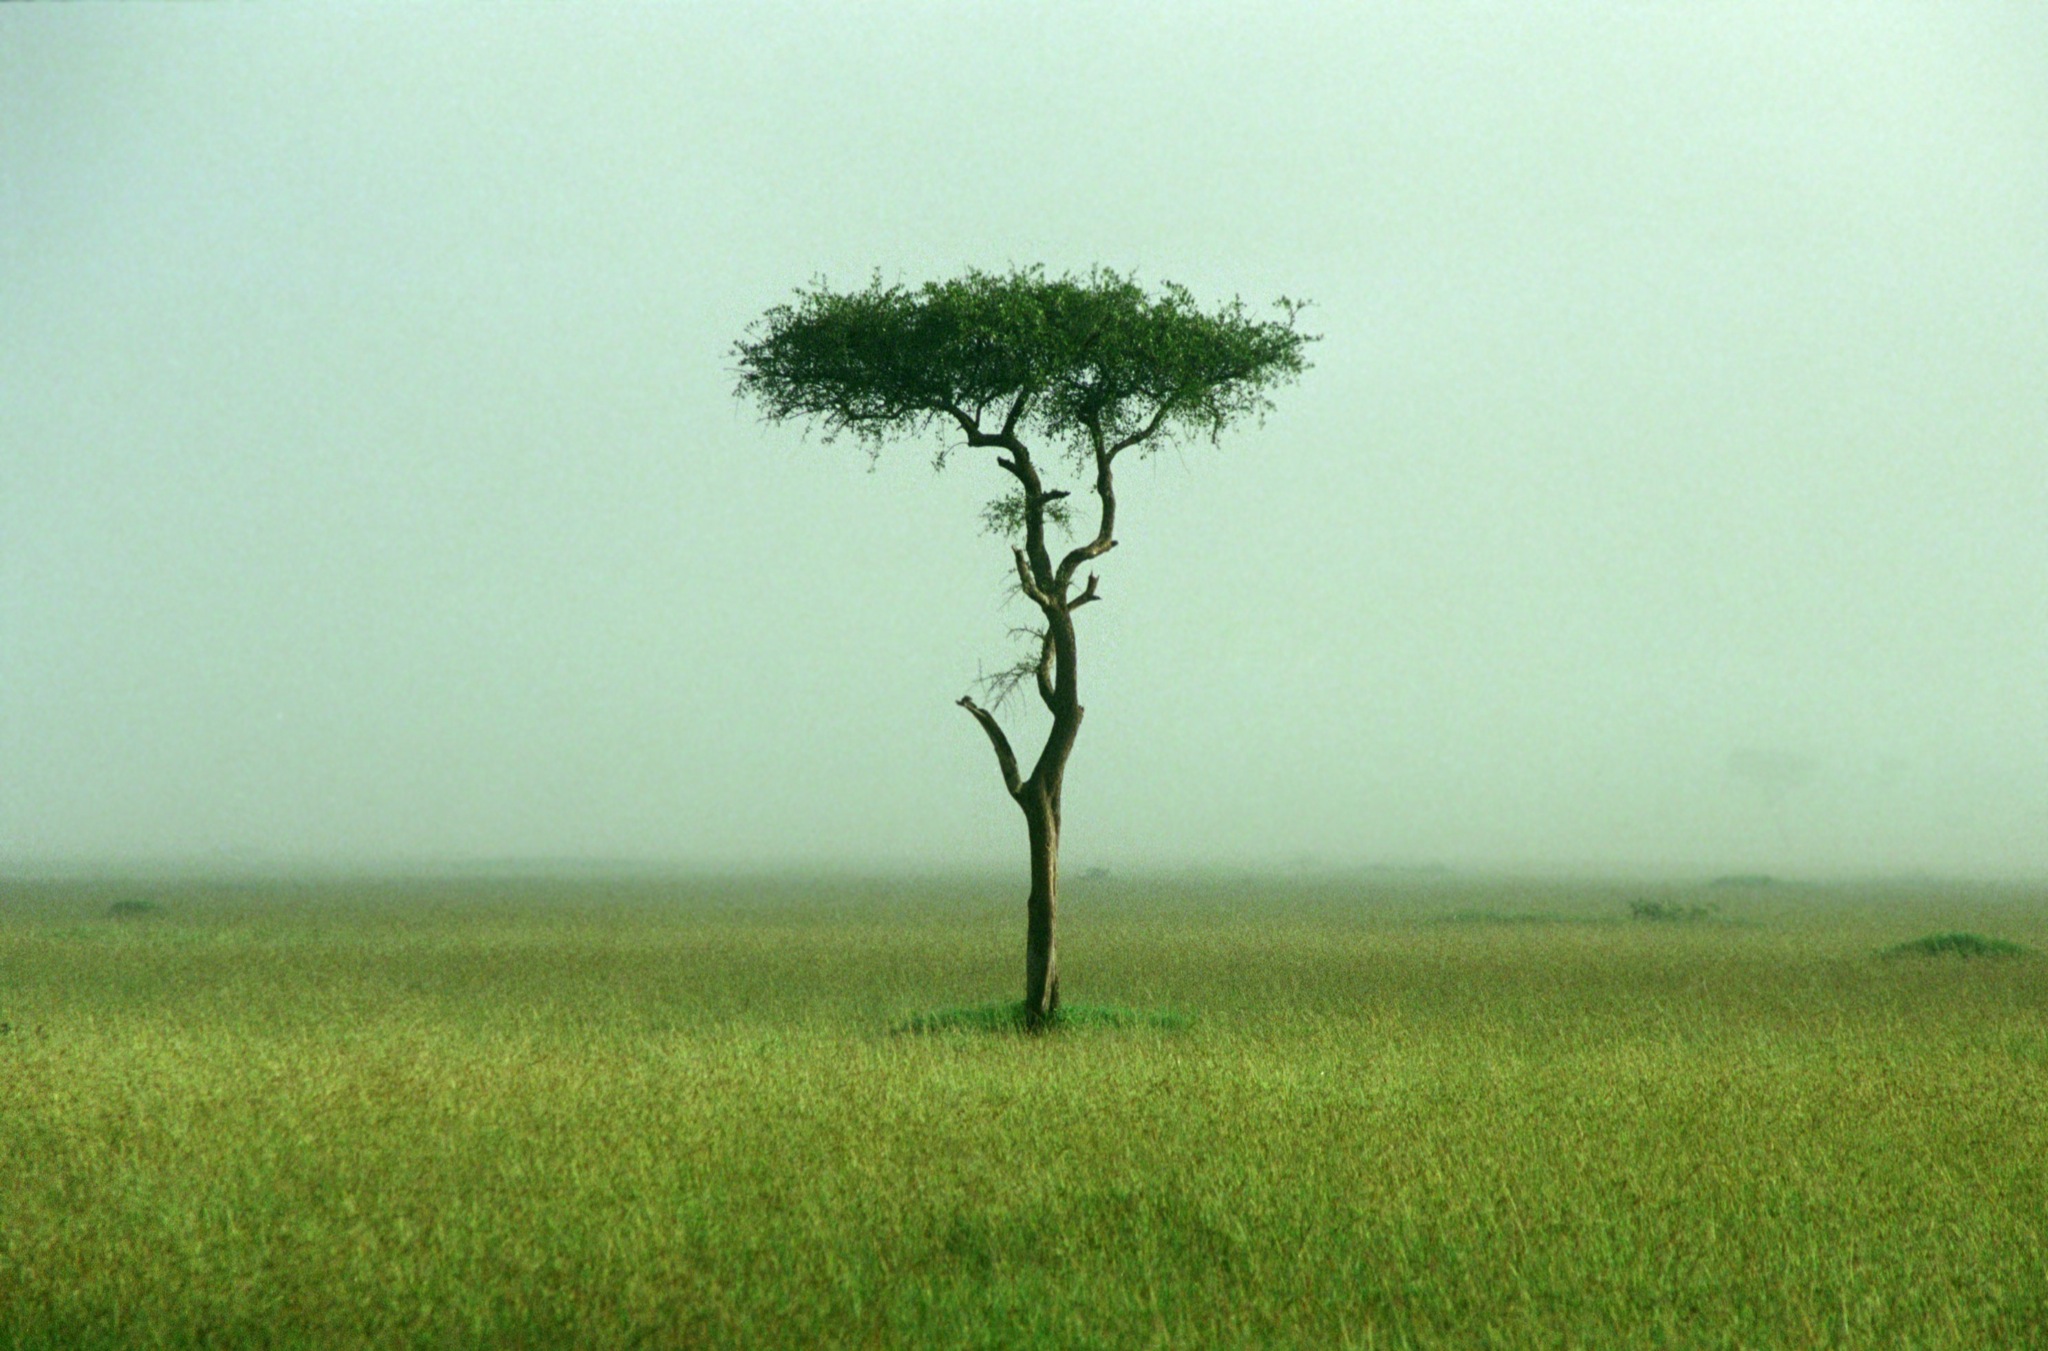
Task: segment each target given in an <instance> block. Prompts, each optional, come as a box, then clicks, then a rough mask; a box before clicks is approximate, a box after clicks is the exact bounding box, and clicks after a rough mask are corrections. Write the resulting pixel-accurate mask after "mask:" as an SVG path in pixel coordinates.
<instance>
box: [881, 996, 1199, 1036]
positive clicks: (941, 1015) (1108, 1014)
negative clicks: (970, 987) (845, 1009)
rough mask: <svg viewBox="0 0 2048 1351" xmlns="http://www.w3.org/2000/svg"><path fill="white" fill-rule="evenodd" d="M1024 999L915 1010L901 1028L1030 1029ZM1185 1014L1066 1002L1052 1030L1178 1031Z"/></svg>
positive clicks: (1184, 1023)
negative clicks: (917, 1011) (967, 1006)
mask: <svg viewBox="0 0 2048 1351" xmlns="http://www.w3.org/2000/svg"><path fill="white" fill-rule="evenodd" d="M1024 1009H1025V1005H1024V1001H1023V1000H1021V999H1019V1000H1015V1001H1012V1002H1008V1003H996V1004H977V1005H975V1006H974V1007H972V1008H964V1009H934V1010H933V1011H931V1012H930V1013H918V1014H913V1015H912V1016H911V1017H910V1019H909V1021H907V1022H905V1023H904V1024H903V1025H902V1027H901V1028H899V1029H898V1030H899V1031H903V1032H910V1033H917V1034H922V1035H929V1034H933V1033H940V1032H972V1033H983V1034H987V1033H1000V1034H1009V1033H1028V1032H1030V1031H1031V1030H1032V1029H1031V1024H1030V1020H1029V1019H1028V1018H1027V1017H1026V1016H1025V1012H1024ZM1188 1022H1189V1019H1188V1017H1187V1015H1186V1014H1182V1013H1176V1012H1174V1011H1173V1010H1172V1009H1151V1010H1143V1009H1127V1008H1123V1007H1121V1006H1119V1005H1116V1004H1066V1005H1063V1006H1061V1007H1060V1008H1059V1009H1058V1010H1057V1011H1056V1012H1055V1013H1054V1015H1053V1017H1052V1019H1051V1027H1050V1028H1048V1029H1045V1030H1048V1031H1052V1032H1072V1031H1085V1030H1088V1029H1091V1028H1133V1027H1149V1028H1155V1029H1158V1030H1160V1031H1164V1032H1178V1031H1180V1030H1181V1029H1182V1028H1184V1027H1186V1026H1187V1025H1188Z"/></svg>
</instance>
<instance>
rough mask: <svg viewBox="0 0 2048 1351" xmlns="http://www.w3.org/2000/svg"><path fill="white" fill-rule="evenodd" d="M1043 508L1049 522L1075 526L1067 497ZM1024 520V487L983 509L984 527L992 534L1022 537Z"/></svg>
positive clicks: (1069, 526) (982, 520) (1010, 537)
mask: <svg viewBox="0 0 2048 1351" xmlns="http://www.w3.org/2000/svg"><path fill="white" fill-rule="evenodd" d="M1041 510H1043V511H1044V513H1045V519H1046V522H1047V524H1050V525H1055V526H1058V527H1059V528H1060V529H1061V530H1071V529H1072V528H1073V524H1074V515H1073V509H1072V508H1070V507H1069V506H1068V505H1067V503H1066V499H1064V498H1060V499H1057V500H1055V501H1051V502H1047V503H1046V504H1045V505H1044V506H1043V507H1042V508H1041ZM1024 521H1025V517H1024V490H1023V489H1022V488H1019V489H1017V490H1016V491H1015V492H1012V493H1009V494H1006V495H1005V496H1002V497H998V498H996V499H995V500H994V501H992V502H990V503H989V504H988V505H987V506H985V507H983V508H982V509H981V525H982V528H983V529H984V530H986V531H987V532H988V533H989V534H991V535H1001V536H1004V537H1005V538H1008V539H1021V538H1023V535H1024Z"/></svg>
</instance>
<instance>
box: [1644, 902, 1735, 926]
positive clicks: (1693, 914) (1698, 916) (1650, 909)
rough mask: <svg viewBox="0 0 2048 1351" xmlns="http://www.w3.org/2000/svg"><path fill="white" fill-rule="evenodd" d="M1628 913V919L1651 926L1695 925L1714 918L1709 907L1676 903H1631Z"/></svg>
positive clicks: (1712, 908) (1711, 908)
mask: <svg viewBox="0 0 2048 1351" xmlns="http://www.w3.org/2000/svg"><path fill="white" fill-rule="evenodd" d="M1628 913H1629V918H1630V919H1640V920H1647V921H1649V922H1650V923H1653V924H1697V923H1699V922H1701V921H1702V920H1709V919H1712V918H1713V917H1714V907H1712V906H1711V905H1680V904H1678V903H1677V902H1676V901H1631V902H1629V907H1628Z"/></svg>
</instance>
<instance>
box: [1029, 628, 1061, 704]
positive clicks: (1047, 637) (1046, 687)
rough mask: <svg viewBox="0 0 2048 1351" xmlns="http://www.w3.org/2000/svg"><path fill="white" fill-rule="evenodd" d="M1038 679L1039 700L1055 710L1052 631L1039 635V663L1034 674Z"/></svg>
mask: <svg viewBox="0 0 2048 1351" xmlns="http://www.w3.org/2000/svg"><path fill="white" fill-rule="evenodd" d="M1033 674H1034V675H1036V676H1037V678H1038V699H1039V702H1040V703H1042V704H1044V705H1045V706H1046V707H1047V708H1049V709H1051V708H1055V707H1056V706H1055V705H1054V703H1053V688H1052V629H1051V628H1050V627H1047V628H1046V630H1045V631H1044V632H1043V633H1041V634H1039V635H1038V663H1037V666H1036V668H1035V670H1034V672H1033Z"/></svg>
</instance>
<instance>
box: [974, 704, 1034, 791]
mask: <svg viewBox="0 0 2048 1351" xmlns="http://www.w3.org/2000/svg"><path fill="white" fill-rule="evenodd" d="M959 702H960V707H962V708H964V709H966V710H967V711H968V712H969V713H972V714H973V715H974V720H975V721H976V722H978V723H980V724H981V730H982V731H984V732H987V733H988V739H989V744H990V745H992V746H994V747H995V748H996V764H997V765H998V766H999V767H1000V768H1001V769H1002V771H1003V787H1004V788H1006V789H1008V790H1009V793H1010V796H1011V797H1013V798H1014V797H1020V796H1022V794H1023V792H1024V782H1023V780H1021V779H1019V778H1018V777H1017V756H1016V753H1015V752H1014V751H1012V750H1011V749H1010V738H1008V737H1006V736H1004V735H1003V725H1002V724H1001V723H999V722H997V721H996V719H995V715H994V714H992V713H990V712H989V711H988V710H987V709H985V708H983V707H982V706H981V705H980V704H977V703H975V702H974V700H972V699H970V698H968V697H967V696H966V695H964V694H963V695H961V696H960V700H959Z"/></svg>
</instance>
